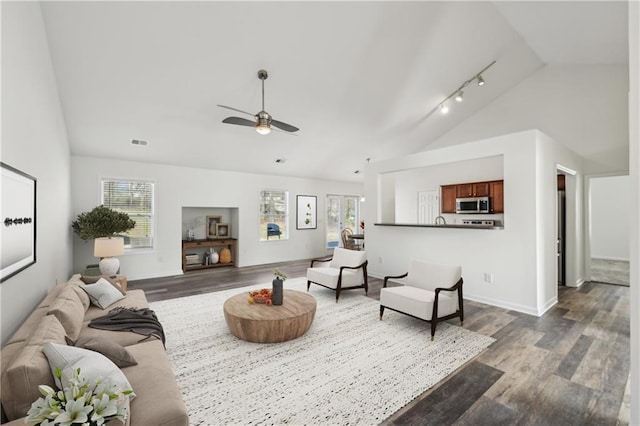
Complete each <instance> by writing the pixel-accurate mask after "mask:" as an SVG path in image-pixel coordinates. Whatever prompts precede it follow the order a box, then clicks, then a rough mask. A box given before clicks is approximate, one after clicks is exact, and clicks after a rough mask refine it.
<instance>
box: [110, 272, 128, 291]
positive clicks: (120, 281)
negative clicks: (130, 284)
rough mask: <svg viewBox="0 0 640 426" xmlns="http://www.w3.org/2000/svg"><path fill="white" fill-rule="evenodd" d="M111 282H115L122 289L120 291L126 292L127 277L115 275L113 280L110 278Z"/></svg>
mask: <svg viewBox="0 0 640 426" xmlns="http://www.w3.org/2000/svg"><path fill="white" fill-rule="evenodd" d="M110 278H111V279H112V280H114V281H115V282H117V283H118V284H120V287H122V291H123V292H125V293H126V292H127V276H126V275H116V276H115V278H114V277H110Z"/></svg>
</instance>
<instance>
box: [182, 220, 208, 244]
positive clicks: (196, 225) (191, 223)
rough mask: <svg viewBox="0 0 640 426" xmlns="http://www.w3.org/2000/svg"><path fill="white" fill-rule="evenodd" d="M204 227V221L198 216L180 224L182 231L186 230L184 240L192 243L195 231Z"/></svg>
mask: <svg viewBox="0 0 640 426" xmlns="http://www.w3.org/2000/svg"><path fill="white" fill-rule="evenodd" d="M203 225H204V221H203V219H202V217H200V216H196V217H194V218H193V219H190V220H186V221H184V222H182V227H183V229H186V233H185V235H186V239H187V241H193V240H195V239H196V229H201V227H202V226H203ZM206 234H207V233H206V231H205V233H204V235H206Z"/></svg>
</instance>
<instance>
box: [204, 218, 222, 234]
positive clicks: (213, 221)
mask: <svg viewBox="0 0 640 426" xmlns="http://www.w3.org/2000/svg"><path fill="white" fill-rule="evenodd" d="M221 221H222V216H207V222H206V224H207V238H218V230H217V228H216V225H217V224H219V223H220V222H221Z"/></svg>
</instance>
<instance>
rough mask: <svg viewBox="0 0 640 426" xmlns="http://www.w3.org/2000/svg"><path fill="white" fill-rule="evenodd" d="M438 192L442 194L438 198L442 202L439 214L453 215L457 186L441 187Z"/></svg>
mask: <svg viewBox="0 0 640 426" xmlns="http://www.w3.org/2000/svg"><path fill="white" fill-rule="evenodd" d="M440 190H441V192H442V194H441V196H440V200H442V202H441V204H442V206H441V208H440V213H455V212H456V197H457V190H458V185H446V186H442V187H441V188H440Z"/></svg>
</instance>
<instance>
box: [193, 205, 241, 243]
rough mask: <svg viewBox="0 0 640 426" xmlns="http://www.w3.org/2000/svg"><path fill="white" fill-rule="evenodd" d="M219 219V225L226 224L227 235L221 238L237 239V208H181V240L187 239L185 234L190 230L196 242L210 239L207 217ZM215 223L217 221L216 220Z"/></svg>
mask: <svg viewBox="0 0 640 426" xmlns="http://www.w3.org/2000/svg"><path fill="white" fill-rule="evenodd" d="M210 216H214V217H216V216H217V217H219V218H220V219H219V221H220V222H219V223H220V224H222V225H224V224H228V225H229V226H228V228H227V229H228V231H229V233H228V234H227V235H224V236H222V237H226V238H229V237H231V238H237V236H238V223H239V220H238V217H239V214H238V208H237V207H183V208H182V239H183V240H186V239H187V233H188V231H189V230H190V229H191V230H193V232H194V238H195V239H196V240H204V239H207V238H212V236H211V231H210V230H209V229H208V226H209V225H211V224H210V223H207V217H210ZM216 221H217V219H216Z"/></svg>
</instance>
